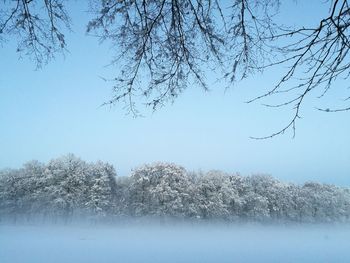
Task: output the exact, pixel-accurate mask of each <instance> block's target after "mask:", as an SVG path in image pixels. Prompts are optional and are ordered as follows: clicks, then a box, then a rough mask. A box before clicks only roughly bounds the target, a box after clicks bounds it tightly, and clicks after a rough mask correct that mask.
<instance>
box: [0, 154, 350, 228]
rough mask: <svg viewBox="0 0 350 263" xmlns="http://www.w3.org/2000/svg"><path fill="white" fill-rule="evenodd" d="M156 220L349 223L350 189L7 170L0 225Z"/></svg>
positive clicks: (266, 179) (66, 169)
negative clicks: (38, 222) (132, 219)
mask: <svg viewBox="0 0 350 263" xmlns="http://www.w3.org/2000/svg"><path fill="white" fill-rule="evenodd" d="M123 218H127V219H130V218H155V219H159V218H160V219H166V218H170V219H177V220H196V221H197V220H209V221H212V220H219V221H227V222H247V221H248V222H294V223H300V222H309V223H316V222H318V223H319V222H329V223H332V222H333V223H335V222H349V221H350V189H349V188H341V187H336V186H334V185H327V184H320V183H315V182H308V183H305V184H303V185H296V184H291V183H284V182H281V181H279V180H277V179H275V178H273V177H271V176H268V175H261V174H258V175H253V176H248V177H245V176H240V175H238V174H228V173H224V172H220V171H217V170H216V171H209V172H189V171H186V169H185V168H183V167H181V166H179V165H176V164H172V163H154V164H148V165H143V166H141V167H139V168H137V169H135V170H133V172H132V174H131V176H129V177H119V178H118V177H116V172H115V169H114V168H113V166H112V165H110V164H108V163H104V162H96V163H87V162H84V161H83V160H81V159H79V158H77V157H75V156H74V155H72V154H69V155H66V156H62V157H60V158H56V159H52V160H50V161H49V162H48V163H46V164H43V163H39V162H37V161H32V162H29V163H27V164H25V165H24V166H23V167H22V168H20V169H8V170H0V220H4V221H5V220H10V221H12V222H16V221H33V220H43V221H46V222H56V221H60V220H63V221H64V222H68V221H72V220H89V221H90V220H92V221H93V222H94V221H96V220H97V221H100V220H116V221H118V220H120V219H123Z"/></svg>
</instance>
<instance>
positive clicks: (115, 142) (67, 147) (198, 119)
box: [0, 1, 350, 186]
mask: <svg viewBox="0 0 350 263" xmlns="http://www.w3.org/2000/svg"><path fill="white" fill-rule="evenodd" d="M291 2H292V1H291ZM318 2H319V1H310V2H308V3H295V2H294V1H293V3H288V4H286V5H285V7H283V8H284V9H285V10H287V9H288V8H289V7H292V8H291V9H290V10H291V11H288V12H287V13H288V15H287V16H285V18H286V20H288V21H289V22H290V21H307V20H312V19H313V18H315V17H318V16H319V15H322V12H324V7H318V6H317V5H315V3H318ZM291 5H293V6H291ZM294 5H299V6H298V8H294V7H295V6H294ZM300 5H301V6H300ZM303 5H306V6H303ZM300 8H310V10H313V11H312V13H311V14H310V13H308V14H307V13H303V12H300ZM84 10H86V9H84V8H82V7H81V6H80V5H79V4H78V3H77V2H72V5H71V7H70V12H71V13H72V17H73V26H72V29H73V32H72V33H68V34H67V42H68V49H69V53H67V54H66V55H65V56H64V57H62V56H58V57H57V58H56V59H55V60H54V61H51V62H50V63H49V64H48V65H46V66H44V67H43V68H42V69H39V70H36V69H35V65H34V63H33V62H32V61H30V60H29V59H28V58H26V57H23V58H19V56H18V54H17V53H16V52H15V50H16V45H15V43H14V41H9V42H8V43H4V44H3V45H2V47H0V58H1V60H0V94H1V95H0V168H5V167H10V168H17V167H20V166H21V165H22V164H23V163H25V162H27V161H29V160H33V159H36V160H39V161H42V162H47V161H48V160H50V159H52V158H56V157H59V156H61V155H64V154H67V153H74V154H75V155H77V156H79V157H81V158H82V159H83V160H86V161H97V160H103V161H107V162H109V163H111V164H113V165H114V166H115V168H116V171H117V174H118V175H120V176H124V175H129V174H130V172H131V170H132V169H133V168H135V167H137V166H140V165H142V164H144V163H150V162H156V161H165V162H174V163H177V164H180V165H182V166H184V167H185V168H187V169H188V170H199V169H201V170H204V171H206V170H210V169H219V170H223V171H226V172H239V173H240V174H242V175H250V174H256V173H264V174H271V175H272V176H274V177H276V178H278V179H280V180H283V181H287V182H296V183H303V182H306V181H311V180H313V181H320V182H323V183H331V184H338V185H344V186H350V173H349V171H350V154H349V148H350V138H349V134H350V123H349V122H348V117H349V113H347V112H345V113H337V114H335V113H324V112H320V111H317V110H316V109H315V107H317V106H320V104H321V105H328V104H329V105H333V103H337V102H339V100H340V98H342V95H343V94H340V92H339V93H337V90H339V87H337V85H338V86H340V85H343V84H344V83H337V84H336V85H335V86H334V88H333V90H335V92H334V93H333V94H332V96H328V97H327V98H326V99H324V100H323V101H320V100H316V99H308V100H307V101H306V103H305V105H304V106H303V108H302V112H301V115H302V119H300V120H299V121H298V122H297V130H296V137H295V138H294V139H293V138H292V133H291V132H287V133H285V134H284V135H281V136H278V137H274V138H273V139H268V140H254V139H251V138H250V137H251V136H258V137H259V136H265V135H269V134H271V133H273V132H275V131H277V130H278V129H281V128H283V127H284V126H283V125H286V124H287V123H288V121H289V118H290V117H291V116H292V114H293V113H292V112H291V111H290V110H288V109H278V110H276V109H271V108H266V107H263V106H262V105H261V102H257V103H253V104H247V103H245V101H247V100H249V99H251V98H254V97H255V96H257V95H260V94H262V93H264V91H266V90H268V88H270V87H271V85H272V84H273V83H274V82H276V76H278V72H282V70H283V68H281V69H274V70H272V71H268V72H265V73H263V74H257V75H254V76H251V77H250V78H248V79H247V80H244V81H241V82H238V83H236V84H235V85H234V86H233V87H232V88H230V89H229V90H227V91H226V92H225V89H224V87H223V86H222V85H221V84H220V83H217V82H213V83H211V85H210V88H211V91H209V92H203V91H202V90H200V89H199V88H196V87H193V88H190V89H188V90H186V91H185V92H184V93H183V94H182V95H181V96H180V97H179V98H178V99H177V100H176V101H175V102H174V103H173V104H169V105H167V106H166V107H164V108H161V109H160V110H158V111H156V112H154V113H153V112H148V111H146V112H144V117H140V118H133V117H132V116H130V115H126V114H125V113H126V112H125V110H123V108H122V106H116V107H112V108H111V107H101V104H102V103H103V102H105V101H106V100H108V98H110V96H111V94H112V93H111V83H108V82H106V81H104V80H103V79H102V77H110V76H113V75H116V74H117V72H118V69H117V68H113V67H111V66H108V64H109V62H110V60H111V57H112V55H113V51H112V50H111V49H110V45H109V44H108V43H104V44H100V43H99V41H98V39H96V38H94V37H91V36H86V35H85V25H86V23H87V21H88V16H87V15H86V13H85V12H84ZM293 10H295V11H293ZM298 10H299V11H298ZM210 74H211V73H209V72H208V79H214V78H215V76H212V75H210Z"/></svg>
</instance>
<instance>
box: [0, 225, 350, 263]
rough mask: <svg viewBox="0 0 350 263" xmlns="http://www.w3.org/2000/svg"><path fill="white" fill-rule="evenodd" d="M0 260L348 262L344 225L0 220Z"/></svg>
mask: <svg viewBox="0 0 350 263" xmlns="http://www.w3.org/2000/svg"><path fill="white" fill-rule="evenodd" d="M0 262H1V263H41V262H42V263H56V262H57V263H70V262H71V263H90V262H100V263H109V262H111V263H112V262H113V263H117V262H123V263H124V262H125V263H126V262H130V263H133V262H143V263H147V262H150V263H156V262H177V263H180V262H191V263H194V262H198V263H205V262H230V263H232V262H269V263H271V262H298V263H302V262H318V263H320V262H327V263H329V262H338V263H339V262H350V226H322V227H321V226H311V225H309V226H305V227H301V226H289V227H286V226H277V227H272V226H198V225H194V226H178V225H177V226H161V227H155V226H151V225H148V226H144V227H140V226H113V227H106V226H94V227H92V226H74V227H73V226H58V227H57V226H56V227H48V226H44V227H40V226H0Z"/></svg>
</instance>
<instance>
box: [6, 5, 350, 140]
mask: <svg viewBox="0 0 350 263" xmlns="http://www.w3.org/2000/svg"><path fill="white" fill-rule="evenodd" d="M325 2H326V4H328V5H329V9H328V12H327V13H325V14H323V17H322V18H321V19H320V20H318V21H314V23H313V25H305V26H301V27H295V26H293V25H283V23H281V22H280V20H278V19H276V16H277V14H278V12H279V10H280V7H281V5H283V4H285V3H284V2H283V1H280V0H258V1H253V0H233V1H221V0H208V1H204V0H186V1H179V0H147V1H146V0H123V1H112V0H90V2H89V11H90V14H92V17H91V19H90V22H89V23H88V25H87V33H89V34H94V35H97V36H98V37H99V38H100V39H101V40H102V41H110V42H111V43H112V44H113V46H114V47H115V49H114V50H115V56H114V57H113V59H112V64H113V65H115V66H116V68H117V69H118V73H117V75H116V76H115V77H114V78H113V79H112V80H111V81H112V82H113V96H112V97H111V99H110V100H109V101H107V102H106V104H115V103H125V105H126V107H127V110H128V111H129V112H131V113H132V114H134V115H137V114H138V111H137V108H138V105H137V104H138V103H145V104H146V105H147V106H149V107H151V108H152V109H154V110H156V109H158V108H159V107H161V106H163V105H165V104H166V103H169V102H172V101H174V100H175V99H176V97H178V96H179V94H181V93H182V92H183V91H184V90H186V89H187V88H189V87H193V86H200V87H201V88H203V90H209V89H210V85H209V83H208V81H207V80H206V73H207V72H208V71H209V70H210V71H214V72H215V73H216V74H217V76H218V78H219V79H222V80H223V81H225V83H226V84H227V87H229V86H230V85H232V83H234V82H235V81H237V80H240V79H244V78H246V77H249V76H250V75H252V74H254V73H256V72H261V71H263V70H265V69H266V68H269V67H273V66H277V67H279V66H284V68H286V70H285V71H284V73H282V74H281V76H280V78H279V81H277V83H274V84H271V88H270V89H269V90H268V91H267V92H266V93H263V94H262V95H260V96H256V97H254V98H252V99H251V100H250V101H249V102H254V101H257V100H262V99H264V98H266V97H271V96H279V95H280V94H283V96H282V100H281V101H280V102H279V103H277V104H273V105H270V104H267V105H266V106H268V107H276V108H280V107H290V108H291V109H292V110H293V114H292V116H291V118H290V120H289V122H288V123H287V125H285V126H284V127H283V128H282V129H280V130H278V131H277V132H275V133H273V134H271V135H269V136H267V137H263V138H269V137H274V136H276V135H279V134H282V133H284V132H285V131H286V130H289V129H291V130H293V132H294V131H295V124H296V121H297V120H298V118H300V116H301V113H300V111H301V107H302V105H303V104H304V101H305V99H306V98H307V97H309V96H316V97H324V96H325V95H328V93H329V91H330V90H331V89H332V87H334V86H335V85H334V84H335V82H336V81H338V80H339V79H348V77H349V75H350V62H349V61H350V60H349V52H348V51H349V49H350V42H349V41H350V39H349V38H350V6H349V2H348V0H327V1H325ZM67 9H69V1H65V0H42V1H39V0H15V1H11V0H3V1H2V4H1V5H0V42H3V41H6V40H7V39H9V38H11V37H13V36H15V38H16V39H17V51H18V52H20V53H21V54H25V55H28V56H30V57H31V58H33V59H34V61H35V63H36V65H37V67H41V66H42V65H43V64H45V63H47V62H48V61H50V59H52V58H53V57H54V56H55V55H56V54H57V53H60V52H61V53H62V52H65V51H66V49H67V43H66V39H65V32H67V31H69V30H70V22H71V20H70V19H71V18H70V16H69V15H68V12H67ZM305 12H312V10H305ZM73 19H74V18H73ZM340 87H342V86H340ZM344 88H347V87H344ZM314 91H315V92H316V93H315V92H314ZM347 92H348V91H347ZM315 94H316V95H315ZM278 98H279V99H280V98H281V97H278ZM342 99H344V100H345V104H341V105H340V106H339V105H334V108H331V109H329V108H322V107H320V108H319V110H321V111H326V112H339V111H348V110H350V106H349V105H348V104H346V102H347V101H348V100H350V96H348V97H345V98H342ZM140 101H141V102H140ZM344 105H345V106H344Z"/></svg>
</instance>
